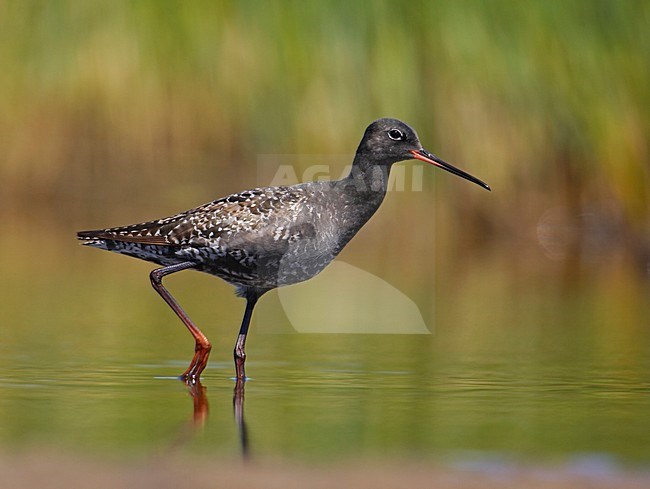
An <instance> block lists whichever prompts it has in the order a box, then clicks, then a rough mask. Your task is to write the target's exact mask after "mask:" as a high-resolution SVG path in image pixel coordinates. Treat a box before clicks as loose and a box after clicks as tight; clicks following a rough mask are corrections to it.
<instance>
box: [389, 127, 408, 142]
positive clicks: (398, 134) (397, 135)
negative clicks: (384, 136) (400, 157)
mask: <svg viewBox="0 0 650 489" xmlns="http://www.w3.org/2000/svg"><path fill="white" fill-rule="evenodd" d="M388 137H389V138H391V139H392V140H393V141H404V140H405V139H406V136H405V135H404V133H403V132H402V131H400V130H399V129H391V130H390V131H388Z"/></svg>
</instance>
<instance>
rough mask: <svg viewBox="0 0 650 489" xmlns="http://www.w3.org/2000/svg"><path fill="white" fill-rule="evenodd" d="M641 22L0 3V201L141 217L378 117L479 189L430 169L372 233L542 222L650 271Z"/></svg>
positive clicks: (522, 228)
mask: <svg viewBox="0 0 650 489" xmlns="http://www.w3.org/2000/svg"><path fill="white" fill-rule="evenodd" d="M649 25H650V4H648V2H645V1H617V2H611V1H610V2H608V1H576V0H572V1H563V2H547V1H529V2H511V1H489V2H482V1H441V2H428V1H397V0H391V1H373V2H363V1H356V2H349V1H345V2H344V1H331V2H299V1H282V2H256V1H236V2H235V1H232V2H229V1H223V2H211V1H191V2H181V1H178V2H177V1H95V2H85V1H51V2H44V1H43V2H39V1H35V2H2V3H1V4H0V59H1V60H2V70H0V108H1V110H0V155H2V157H1V158H0V179H1V181H2V192H1V194H0V206H1V207H0V209H1V210H2V215H3V219H5V222H6V223H9V224H10V225H13V226H17V227H19V228H22V227H29V225H30V223H34V222H37V221H46V223H45V224H43V223H42V222H40V223H39V224H41V225H51V227H52V228H53V230H54V231H53V232H56V231H55V230H56V229H61V230H65V232H66V233H67V232H69V229H74V228H77V227H94V226H103V225H108V224H125V223H128V222H131V221H135V220H138V219H147V218H153V217H159V215H162V214H165V213H172V212H176V211H178V210H181V209H184V208H188V207H190V206H192V205H195V204H199V203H201V202H203V201H206V200H209V199H212V198H216V197H218V196H221V195H224V194H226V193H229V192H232V191H236V190H241V189H243V188H246V187H251V186H254V185H263V184H267V183H268V182H263V181H258V179H257V178H256V175H257V169H256V164H257V157H258V156H257V155H260V154H309V153H314V154H319V155H323V154H333V155H339V154H351V153H353V151H354V149H355V148H356V144H357V143H358V140H359V139H360V137H361V135H362V131H363V129H364V128H365V126H366V124H367V123H368V122H370V121H371V120H373V119H375V118H378V117H381V116H394V117H398V118H402V119H404V120H406V121H407V122H409V123H411V124H412V125H413V126H414V127H416V128H417V130H418V131H419V133H420V136H421V139H422V140H423V142H424V144H425V147H427V148H429V149H431V150H432V151H434V152H436V153H438V154H440V156H442V157H444V158H445V159H447V160H449V161H451V162H453V163H455V164H457V165H458V166H460V167H462V168H465V169H467V170H468V171H471V172H472V173H474V174H476V175H477V176H479V177H480V178H482V179H484V180H486V181H487V182H489V183H490V184H491V185H492V187H493V189H494V192H493V193H492V194H491V195H490V194H486V193H483V192H480V191H479V189H477V188H473V186H471V185H467V184H465V182H456V181H454V179H452V178H451V177H449V176H448V175H444V176H443V175H442V174H440V173H439V172H436V171H435V170H433V169H429V168H427V169H426V171H425V172H424V179H425V183H426V185H425V190H427V192H425V194H423V195H409V196H399V197H395V196H392V197H391V198H393V199H394V200H408V202H399V203H395V204H392V205H393V206H394V207H395V210H394V211H389V213H388V214H387V215H386V217H385V218H378V219H380V221H379V223H380V226H379V227H377V228H373V229H372V230H371V231H370V232H371V233H375V237H376V239H381V228H383V227H385V226H392V228H393V229H395V228H396V227H397V232H406V231H407V230H409V229H413V227H414V226H416V227H417V226H418V223H422V222H428V221H430V220H431V219H432V217H431V216H432V210H431V207H432V206H433V205H434V204H435V205H436V206H437V207H439V208H441V209H442V211H441V212H440V215H441V216H446V217H440V218H438V219H437V222H436V233H437V234H438V235H442V236H445V238H444V239H443V244H445V243H446V244H447V245H448V248H449V249H450V250H454V249H459V250H466V249H467V248H468V247H472V246H474V245H476V244H478V243H489V242H499V243H510V244H512V247H513V248H516V249H517V250H521V249H522V248H535V249H538V248H539V243H538V242H537V241H538V240H539V239H542V238H539V236H537V234H539V226H540V225H541V224H543V225H544V226H545V227H544V229H545V230H546V234H545V235H544V236H545V237H544V238H543V239H542V240H545V241H544V242H543V243H542V245H543V246H546V248H550V250H551V251H550V253H551V254H553V253H555V254H556V255H558V256H559V257H563V258H567V257H574V258H575V259H577V260H578V261H581V262H583V261H584V260H581V259H580V257H581V256H584V255H585V253H587V254H588V255H589V254H591V255H589V256H591V258H593V259H592V260H591V261H592V262H602V261H603V260H601V258H602V256H603V255H609V254H610V253H611V252H612V251H613V250H619V251H620V250H622V251H621V252H622V254H623V255H625V257H626V260H628V261H629V263H630V264H631V265H632V267H633V268H634V269H636V270H640V274H639V275H640V276H645V277H646V278H647V260H648V255H649V254H650V252H649V251H648V249H649V248H650V244H649V243H650V219H649V216H650V212H649V210H650V185H649V183H650V167H649V165H648V161H649V157H650V155H649V150H650V148H649V144H648V135H649V134H650V117H649V112H650V89H649V84H648V74H649V73H648V72H649V66H650V64H649V61H648V60H650V34H649V31H650V29H648V27H649ZM347 163H348V161H347V159H343V160H340V159H336V160H335V161H333V164H335V165H338V166H337V167H336V168H335V169H334V170H333V171H332V174H333V175H334V176H338V175H339V174H340V171H341V170H342V168H343V166H344V165H345V164H347ZM308 165H309V161H308V159H305V161H304V166H305V167H306V166H308ZM436 179H438V180H443V181H444V182H443V183H444V184H441V185H440V192H441V193H440V195H438V196H437V197H435V202H434V196H433V193H432V192H431V189H432V188H431V182H433V181H434V180H436ZM445 197H448V198H445ZM423 202H424V204H423ZM398 206H399V207H400V208H399V209H397V207H398ZM549 212H550V214H549ZM380 214H381V213H380ZM585 216H588V219H585ZM540 223H541V224H540ZM400 226H402V227H400ZM459 228H462V229H463V230H465V231H466V232H465V233H459V232H457V231H458V229H459ZM452 236H456V238H453V237H452ZM468 236H469V237H468ZM455 240H462V243H457V242H456V241H455ZM546 251H547V252H548V249H546ZM539 256H542V254H541V253H539ZM576 257H577V258H576ZM574 261H575V260H574ZM644 270H645V271H644Z"/></svg>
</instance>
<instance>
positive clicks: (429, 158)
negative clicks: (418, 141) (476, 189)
mask: <svg viewBox="0 0 650 489" xmlns="http://www.w3.org/2000/svg"><path fill="white" fill-rule="evenodd" d="M409 153H411V154H412V155H413V158H415V159H417V160H421V161H425V162H427V163H429V164H431V165H434V166H437V167H438V168H442V169H443V170H447V171H448V172H449V173H453V174H454V175H458V176H459V177H462V178H464V179H465V180H469V181H470V182H473V183H475V184H476V185H480V186H481V187H483V188H484V189H485V190H489V191H492V189H491V188H490V186H489V185H488V184H487V183H485V182H484V181H483V180H479V179H478V178H476V177H475V176H472V175H470V174H469V173H467V172H464V171H463V170H460V169H459V168H456V167H455V166H452V165H450V164H449V163H447V162H446V161H443V160H441V159H440V158H438V157H437V156H436V155H434V154H431V153H429V152H428V151H426V150H424V149H421V150H415V149H411V150H409Z"/></svg>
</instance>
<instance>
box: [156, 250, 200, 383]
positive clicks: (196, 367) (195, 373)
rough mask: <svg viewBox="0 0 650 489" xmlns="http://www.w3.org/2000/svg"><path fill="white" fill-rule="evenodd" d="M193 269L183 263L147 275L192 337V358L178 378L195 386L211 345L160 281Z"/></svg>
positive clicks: (157, 269) (190, 265) (188, 263)
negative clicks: (193, 342) (167, 276)
mask: <svg viewBox="0 0 650 489" xmlns="http://www.w3.org/2000/svg"><path fill="white" fill-rule="evenodd" d="M194 267H195V265H194V264H193V263H191V262H184V263H179V264H177V265H171V266H168V267H162V268H156V269H155V270H153V271H152V272H151V274H150V275H149V277H150V278H151V285H152V286H153V288H154V289H155V290H156V292H158V293H159V294H160V296H161V297H162V298H163V299H164V300H165V302H166V303H167V304H168V305H169V307H171V308H172V310H173V311H174V312H175V313H176V315H177V316H178V317H179V319H180V320H181V321H182V322H183V324H184V325H185V327H186V328H187V329H188V330H189V332H190V333H191V334H192V336H193V337H194V341H195V346H194V357H193V358H192V361H191V362H190V365H189V367H187V370H185V372H183V374H182V375H181V376H180V378H181V380H183V381H184V382H185V383H187V384H195V383H196V382H197V381H198V380H199V377H200V375H201V372H203V369H205V366H206V365H207V364H208V357H209V356H210V350H211V349H212V345H211V344H210V341H209V340H208V338H207V337H206V336H205V335H204V334H203V333H202V332H201V330H200V329H199V328H197V327H196V325H195V324H194V323H193V322H192V320H191V319H190V318H189V316H188V315H187V313H186V312H185V311H184V310H183V308H182V307H181V306H180V305H179V304H178V302H176V299H174V297H173V296H172V295H171V294H170V293H169V291H168V290H167V289H166V288H165V287H164V286H163V284H162V279H163V277H164V276H166V275H169V274H172V273H176V272H180V271H182V270H188V269H190V268H194Z"/></svg>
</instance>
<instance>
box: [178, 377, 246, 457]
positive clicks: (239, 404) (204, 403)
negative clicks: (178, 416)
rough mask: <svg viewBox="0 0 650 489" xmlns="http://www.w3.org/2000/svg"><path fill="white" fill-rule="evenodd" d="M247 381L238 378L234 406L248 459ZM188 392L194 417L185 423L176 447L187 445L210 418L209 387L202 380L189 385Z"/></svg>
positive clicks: (240, 435)
mask: <svg viewBox="0 0 650 489" xmlns="http://www.w3.org/2000/svg"><path fill="white" fill-rule="evenodd" d="M245 383H246V381H245V380H243V379H240V378H237V379H236V381H235V388H234V389H233V396H232V406H233V415H234V418H235V425H236V426H237V435H238V437H239V444H240V447H241V453H242V458H243V459H244V460H248V458H249V454H250V453H249V445H248V430H247V429H246V421H244V384H245ZM187 392H188V394H189V395H190V396H191V397H192V419H191V421H190V422H189V423H186V424H185V425H184V428H183V429H182V430H181V433H180V435H179V437H178V438H177V439H176V441H175V442H174V443H173V444H172V446H173V447H174V448H176V447H180V446H183V445H186V444H187V443H189V441H190V440H191V439H192V438H193V437H194V436H195V435H196V433H198V432H200V431H202V430H203V428H204V426H205V423H206V421H207V419H208V413H209V411H210V408H209V403H208V396H207V389H206V388H205V387H204V386H203V384H202V383H201V381H200V380H198V381H197V382H195V383H193V384H189V385H187Z"/></svg>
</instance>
